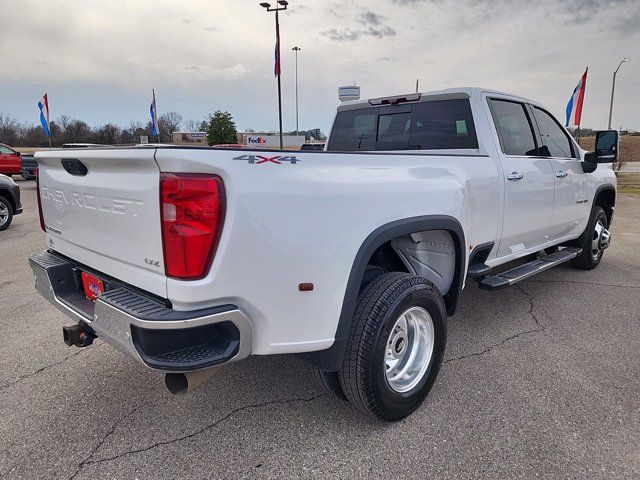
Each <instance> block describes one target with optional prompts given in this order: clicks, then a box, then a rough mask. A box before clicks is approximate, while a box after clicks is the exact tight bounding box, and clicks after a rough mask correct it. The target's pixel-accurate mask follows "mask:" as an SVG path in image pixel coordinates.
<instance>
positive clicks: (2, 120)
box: [0, 113, 21, 145]
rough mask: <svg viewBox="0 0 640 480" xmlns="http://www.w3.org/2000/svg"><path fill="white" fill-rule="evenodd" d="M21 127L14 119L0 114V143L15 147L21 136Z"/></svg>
mask: <svg viewBox="0 0 640 480" xmlns="http://www.w3.org/2000/svg"><path fill="white" fill-rule="evenodd" d="M20 130H21V125H20V123H19V122H18V120H16V119H15V118H11V117H9V116H8V115H4V114H1V113H0V142H2V143H6V144H8V145H17V144H18V142H19V140H20V136H21V131H20Z"/></svg>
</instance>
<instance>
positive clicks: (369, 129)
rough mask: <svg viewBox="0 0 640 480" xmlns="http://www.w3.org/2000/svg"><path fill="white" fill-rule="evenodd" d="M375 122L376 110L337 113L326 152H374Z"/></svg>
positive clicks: (376, 118)
mask: <svg viewBox="0 0 640 480" xmlns="http://www.w3.org/2000/svg"><path fill="white" fill-rule="evenodd" d="M377 121H378V109H377V108H363V109H361V110H351V111H347V112H339V113H338V115H337V116H336V121H335V122H334V124H333V130H332V131H331V138H330V140H329V145H328V147H327V150H334V151H335V150H338V151H344V152H349V151H353V150H375V147H376V125H377Z"/></svg>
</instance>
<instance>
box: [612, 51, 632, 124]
mask: <svg viewBox="0 0 640 480" xmlns="http://www.w3.org/2000/svg"><path fill="white" fill-rule="evenodd" d="M628 61H629V59H628V58H627V57H624V58H623V59H622V61H621V62H620V63H619V64H618V68H616V71H615V72H613V84H612V85H611V104H610V105H609V127H608V128H609V130H611V116H612V115H613V94H614V92H615V90H616V75H617V73H618V70H620V67H621V66H622V64H623V63H624V62H628Z"/></svg>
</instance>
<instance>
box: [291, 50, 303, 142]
mask: <svg viewBox="0 0 640 480" xmlns="http://www.w3.org/2000/svg"><path fill="white" fill-rule="evenodd" d="M291 50H293V51H294V52H296V135H298V132H299V129H298V52H299V51H301V50H302V49H301V48H300V47H293V48H292V49H291Z"/></svg>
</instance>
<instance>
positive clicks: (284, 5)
mask: <svg viewBox="0 0 640 480" xmlns="http://www.w3.org/2000/svg"><path fill="white" fill-rule="evenodd" d="M278 5H280V6H279V7H278V6H276V7H275V8H271V4H269V3H266V2H263V3H261V4H260V6H261V7H263V8H266V9H267V12H276V52H275V67H274V73H275V75H276V77H278V118H279V121H280V150H282V149H283V142H282V87H281V86H280V75H281V73H282V71H281V66H280V21H279V18H278V12H280V11H281V10H286V9H287V5H289V2H287V1H286V0H278Z"/></svg>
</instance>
